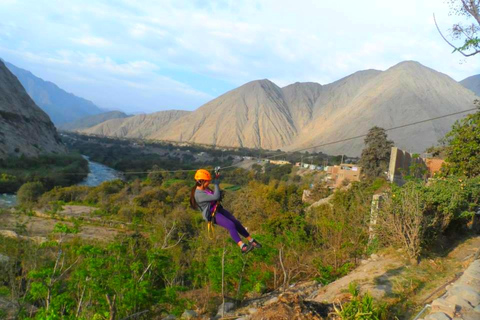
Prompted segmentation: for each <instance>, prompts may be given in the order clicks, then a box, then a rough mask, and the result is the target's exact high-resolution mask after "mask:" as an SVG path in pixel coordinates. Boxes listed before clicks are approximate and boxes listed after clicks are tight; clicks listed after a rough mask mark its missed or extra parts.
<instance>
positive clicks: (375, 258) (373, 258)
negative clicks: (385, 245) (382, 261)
mask: <svg viewBox="0 0 480 320" xmlns="http://www.w3.org/2000/svg"><path fill="white" fill-rule="evenodd" d="M378 258H379V257H378V254H375V253H372V255H371V256H370V259H372V260H378Z"/></svg>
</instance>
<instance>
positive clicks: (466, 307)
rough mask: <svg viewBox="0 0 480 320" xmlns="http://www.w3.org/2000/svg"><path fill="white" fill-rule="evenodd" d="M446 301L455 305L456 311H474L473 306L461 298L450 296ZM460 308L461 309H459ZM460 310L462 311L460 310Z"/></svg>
mask: <svg viewBox="0 0 480 320" xmlns="http://www.w3.org/2000/svg"><path fill="white" fill-rule="evenodd" d="M445 300H446V301H448V302H451V303H453V304H455V311H462V312H464V311H469V310H472V309H473V306H472V305H471V304H470V302H468V301H467V300H465V299H463V298H462V297H460V296H457V295H455V296H448V297H447V298H446V299H445ZM459 307H460V308H459ZM459 309H460V310H459Z"/></svg>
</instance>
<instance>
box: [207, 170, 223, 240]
mask: <svg viewBox="0 0 480 320" xmlns="http://www.w3.org/2000/svg"><path fill="white" fill-rule="evenodd" d="M219 171H220V167H215V175H216V176H217V175H218V173H219ZM219 206H220V200H218V201H217V203H216V205H215V209H213V212H212V215H211V216H210V221H208V224H207V236H208V238H209V239H210V240H213V232H214V231H215V230H214V227H213V225H214V224H215V214H216V213H217V209H218V207H219Z"/></svg>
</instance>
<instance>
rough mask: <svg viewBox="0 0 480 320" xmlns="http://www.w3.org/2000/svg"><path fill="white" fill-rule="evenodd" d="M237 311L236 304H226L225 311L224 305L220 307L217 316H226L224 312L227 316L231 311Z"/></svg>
mask: <svg viewBox="0 0 480 320" xmlns="http://www.w3.org/2000/svg"><path fill="white" fill-rule="evenodd" d="M234 309H235V303H233V302H225V310H224V308H223V303H222V304H221V305H220V306H219V307H218V312H217V314H218V315H224V313H223V312H224V311H225V314H227V313H229V312H230V311H232V310H234Z"/></svg>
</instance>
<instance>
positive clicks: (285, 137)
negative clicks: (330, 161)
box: [84, 61, 478, 156]
mask: <svg viewBox="0 0 480 320" xmlns="http://www.w3.org/2000/svg"><path fill="white" fill-rule="evenodd" d="M477 98H478V97H477V96H476V95H475V94H474V93H473V92H472V91H470V90H468V89H466V88H464V87H463V86H462V85H460V84H459V83H457V82H456V81H455V80H453V79H452V78H450V77H449V76H447V75H445V74H442V73H440V72H437V71H435V70H433V69H430V68H428V67H425V66H423V65H421V64H420V63H418V62H414V61H405V62H402V63H399V64H397V65H395V66H393V67H391V68H389V69H388V70H386V71H378V70H365V71H359V72H356V73H354V74H352V75H350V76H347V77H345V78H343V79H340V80H338V81H335V82H333V83H330V84H327V85H323V86H322V85H320V84H318V83H311V82H310V83H298V82H297V83H294V84H291V85H289V86H286V87H284V88H280V87H278V86H277V85H276V84H274V83H273V82H271V81H269V80H258V81H252V82H249V83H247V84H245V85H243V86H241V87H239V88H236V89H234V90H231V91H229V92H227V93H225V94H223V95H221V96H220V97H218V98H216V99H214V100H212V101H210V102H208V103H206V104H205V105H203V106H201V107H200V108H198V109H197V110H195V111H193V112H191V113H189V114H188V115H186V116H184V117H179V118H177V119H170V121H168V122H162V123H161V125H158V129H157V126H156V120H155V118H151V119H150V120H151V121H152V122H147V123H146V122H144V121H137V122H134V121H130V122H129V125H128V129H127V128H125V127H123V126H122V128H117V127H118V124H119V122H120V121H117V122H115V123H112V122H110V123H109V122H108V121H107V122H105V123H103V124H99V125H98V126H96V127H95V130H90V129H89V130H85V131H84V132H87V133H96V134H104V135H113V136H130V137H139V138H150V139H159V140H170V141H185V142H193V143H203V144H212V145H219V146H229V147H237V146H242V147H249V148H265V149H279V148H282V149H285V150H295V149H299V148H309V147H312V146H315V145H319V144H323V143H328V142H331V141H335V140H338V139H342V138H348V137H352V136H358V135H363V134H365V133H366V132H367V131H368V130H369V129H370V128H371V127H373V126H380V127H384V128H390V127H394V126H399V125H403V124H407V123H411V122H415V121H418V120H423V119H429V118H432V117H436V116H440V115H445V114H449V113H452V112H456V111H461V110H466V109H469V108H471V107H472V105H473V101H474V100H475V99H477ZM462 116H463V115H460V116H457V117H450V118H446V119H441V120H437V121H435V122H429V123H425V124H422V125H418V126H412V127H407V128H403V129H401V130H397V131H394V132H390V133H389V137H390V138H391V139H393V140H394V141H395V143H396V145H397V146H399V147H400V148H402V149H406V150H410V151H412V152H423V151H424V150H425V149H426V148H428V147H430V146H432V145H435V144H437V142H438V140H439V139H441V138H442V137H443V136H444V135H445V133H446V132H447V131H448V130H449V129H450V128H451V125H452V124H453V123H454V121H455V120H456V119H459V118H460V117H462ZM144 117H145V118H149V117H148V116H144ZM162 119H163V118H161V119H160V121H163V120H162ZM173 120H174V121H173ZM122 123H123V121H122ZM92 131H94V132H92ZM112 132H113V133H112ZM362 148H363V140H362V139H357V140H353V141H349V142H346V143H342V144H334V145H330V146H328V147H324V148H318V150H316V151H322V152H326V153H329V154H342V153H343V154H347V155H350V156H358V155H359V154H360V152H361V150H362Z"/></svg>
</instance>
